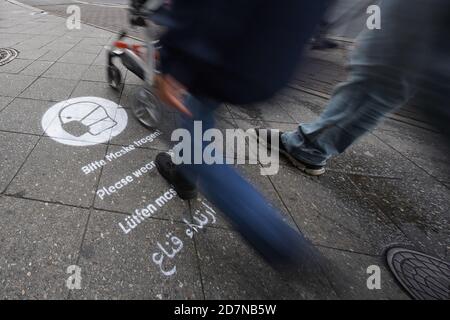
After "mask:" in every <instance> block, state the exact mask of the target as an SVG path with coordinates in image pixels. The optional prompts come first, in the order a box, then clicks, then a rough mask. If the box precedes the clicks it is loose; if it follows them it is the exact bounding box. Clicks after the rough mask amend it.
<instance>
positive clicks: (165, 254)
mask: <svg viewBox="0 0 450 320" xmlns="http://www.w3.org/2000/svg"><path fill="white" fill-rule="evenodd" d="M202 204H203V207H204V209H205V212H204V213H201V212H200V210H195V212H194V215H193V217H192V219H193V221H194V222H193V223H191V222H189V221H187V220H186V219H183V222H184V223H185V225H186V226H187V228H186V229H185V235H186V236H187V237H188V238H189V239H192V238H193V237H194V234H195V233H197V232H199V231H200V229H203V228H204V227H205V226H206V225H208V224H215V223H216V222H217V219H216V212H215V211H214V210H213V209H212V208H211V207H210V206H208V205H207V204H206V203H205V202H202ZM166 238H167V240H165V241H162V242H163V243H161V242H157V243H156V246H157V247H158V251H157V252H154V253H153V254H152V261H153V262H154V263H155V264H156V265H157V266H159V270H160V271H161V273H162V274H163V275H165V276H167V277H170V276H173V275H174V274H175V273H176V272H177V266H176V265H174V263H173V262H171V261H172V259H174V258H175V257H176V255H177V254H178V253H179V252H180V251H181V250H182V249H183V247H184V244H183V241H182V240H181V239H180V238H179V237H177V236H174V235H173V233H172V232H170V233H168V234H166ZM166 259H167V260H166Z"/></svg>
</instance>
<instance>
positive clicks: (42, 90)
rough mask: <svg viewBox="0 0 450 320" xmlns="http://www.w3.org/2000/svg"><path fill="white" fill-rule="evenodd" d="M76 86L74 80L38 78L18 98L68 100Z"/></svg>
mask: <svg viewBox="0 0 450 320" xmlns="http://www.w3.org/2000/svg"><path fill="white" fill-rule="evenodd" d="M76 84H77V81H76V80H65V79H47V78H39V79H38V80H36V81H35V82H34V83H33V84H32V85H31V86H29V87H28V88H27V89H26V90H25V91H24V92H23V93H22V94H21V95H20V97H21V98H30V99H39V100H49V101H60V100H64V99H67V98H69V96H70V94H71V92H72V91H73V89H74V88H75V86H76Z"/></svg>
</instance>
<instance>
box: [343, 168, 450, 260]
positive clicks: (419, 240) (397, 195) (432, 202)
mask: <svg viewBox="0 0 450 320" xmlns="http://www.w3.org/2000/svg"><path fill="white" fill-rule="evenodd" d="M351 179H352V181H353V182H354V183H355V184H356V185H357V186H358V188H359V189H360V190H361V191H362V192H363V193H364V194H365V195H366V196H367V197H368V198H369V199H371V200H372V201H373V202H374V203H376V204H377V206H378V207H379V208H380V209H381V210H382V211H383V212H384V214H385V215H386V216H388V217H389V218H390V219H391V220H392V221H393V222H394V223H395V224H396V225H397V226H398V228H400V229H401V230H402V231H403V232H404V233H405V234H406V235H407V237H408V238H409V239H410V240H411V241H412V242H413V243H414V244H415V245H416V246H417V247H418V248H419V249H420V250H422V251H424V252H428V253H430V254H432V255H433V254H434V255H438V256H440V257H445V252H446V250H447V248H448V247H449V246H450V229H449V228H448V226H449V225H450V190H448V189H447V188H446V187H445V186H443V185H442V184H441V183H439V182H436V181H435V180H434V179H432V178H430V177H429V176H427V175H426V174H422V173H421V172H420V171H418V172H417V173H416V174H415V175H412V176H409V177H405V178H404V179H401V180H400V179H374V178H370V177H362V176H352V177H351Z"/></svg>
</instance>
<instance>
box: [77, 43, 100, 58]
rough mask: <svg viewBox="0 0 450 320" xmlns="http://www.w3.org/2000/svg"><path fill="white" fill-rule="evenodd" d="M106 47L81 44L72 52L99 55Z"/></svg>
mask: <svg viewBox="0 0 450 320" xmlns="http://www.w3.org/2000/svg"><path fill="white" fill-rule="evenodd" d="M103 47H104V46H102V45H93V44H84V43H79V44H77V45H75V46H74V47H72V48H71V49H70V51H72V52H83V53H92V54H95V55H97V54H99V53H100V51H101V50H102V49H103Z"/></svg>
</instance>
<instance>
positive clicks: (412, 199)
mask: <svg viewBox="0 0 450 320" xmlns="http://www.w3.org/2000/svg"><path fill="white" fill-rule="evenodd" d="M0 34H1V36H0V48H14V49H16V50H18V51H19V55H18V57H17V58H16V59H14V60H13V61H11V62H9V63H7V64H5V65H3V66H0V150H1V154H0V217H1V221H2V227H1V228H0V297H1V298H7V299H16V298H30V299H85V298H86V299H88V298H89V299H90V298H94V299H244V298H249V299H303V298H327V299H348V298H349V299H352V298H353V299H408V296H407V295H406V294H405V293H404V292H403V291H402V290H401V289H400V287H399V286H398V285H397V283H396V282H395V281H394V279H393V277H392V276H391V274H390V273H389V271H388V270H387V268H386V266H385V265H386V264H385V262H384V257H383V251H384V249H385V248H386V247H387V246H389V245H392V244H402V245H406V246H410V247H415V248H417V249H419V250H422V251H424V252H427V253H429V254H432V255H435V256H438V257H441V258H447V259H448V254H449V247H450V245H449V239H450V237H449V228H448V225H449V224H448V220H449V208H450V196H449V194H450V193H449V187H450V171H449V169H448V165H447V163H445V157H444V155H445V151H442V153H441V152H439V151H438V149H436V148H434V146H435V144H436V137H437V134H435V133H431V132H429V131H427V130H424V129H421V128H417V127H415V126H412V125H409V124H407V123H404V122H399V121H396V120H393V119H388V120H387V121H385V122H384V123H383V124H382V125H380V126H379V127H378V129H377V130H376V131H375V132H374V133H373V134H370V135H368V136H366V137H365V138H364V139H362V140H361V141H360V142H359V143H357V144H356V145H355V146H353V147H352V148H351V149H350V150H348V151H347V152H346V153H345V154H343V155H342V156H340V157H337V158H336V159H334V160H333V161H332V162H331V163H330V169H329V171H328V172H327V174H326V175H324V176H322V177H320V178H311V177H307V176H305V175H303V174H301V173H300V172H299V171H297V170H296V169H294V168H293V167H291V166H290V165H289V164H288V163H287V162H286V161H282V167H281V169H280V172H279V173H278V174H277V175H275V176H270V177H265V176H261V175H260V174H259V167H258V166H257V165H245V166H240V169H241V170H242V172H243V173H244V174H245V175H246V176H247V177H248V178H249V179H250V180H251V181H253V182H254V183H255V184H256V185H257V186H258V188H259V189H260V190H262V192H263V193H265V194H266V195H267V196H268V197H269V198H270V199H271V200H272V201H273V203H274V204H275V205H276V206H278V207H280V208H281V209H282V210H283V211H284V213H285V216H286V219H287V220H288V221H289V223H291V224H292V226H294V227H296V228H298V229H299V230H301V231H302V232H304V233H305V235H306V236H307V237H308V238H309V239H311V240H312V241H313V242H314V244H315V245H317V247H318V248H319V250H320V251H321V252H322V253H323V254H324V255H325V256H326V257H327V258H328V259H329V262H330V263H329V264H328V265H326V266H324V268H325V270H326V273H324V275H323V277H322V278H321V279H316V280H315V281H308V280H310V279H301V278H300V279H298V281H293V280H292V279H290V280H286V279H284V278H283V277H282V276H280V275H279V274H277V273H276V272H274V271H273V270H272V269H271V268H270V267H269V266H268V265H267V264H265V262H264V261H262V260H261V259H260V258H259V256H257V255H256V254H255V252H254V251H253V250H252V249H251V248H249V247H248V246H247V245H246V243H244V242H243V241H242V240H241V238H240V237H239V235H238V234H237V233H236V232H235V231H234V230H233V228H232V227H231V226H230V225H229V224H228V223H227V222H226V221H225V220H224V219H223V218H221V217H220V213H219V212H217V213H216V215H215V214H214V212H213V211H212V210H211V209H208V207H207V206H209V204H208V203H206V205H207V206H205V205H204V204H203V203H202V201H204V200H202V199H201V198H200V199H198V200H195V201H190V202H183V201H181V200H180V199H178V198H176V197H173V195H172V193H171V192H170V186H169V185H167V184H166V182H165V181H164V180H163V179H162V178H161V177H160V176H159V175H158V173H157V172H156V170H155V169H154V168H153V166H152V163H151V161H152V160H153V159H154V158H155V156H156V154H157V153H158V151H160V150H166V149H167V148H168V145H167V143H166V141H167V133H163V134H162V135H160V136H158V135H153V136H152V135H151V134H152V133H154V132H152V131H148V130H146V129H144V128H143V127H142V126H140V125H139V124H138V123H137V122H136V120H134V118H133V116H132V115H131V113H130V111H129V108H130V106H131V105H132V103H133V95H134V93H135V91H136V90H137V89H138V88H139V84H140V81H139V80H138V79H137V78H136V77H134V76H133V75H132V74H130V73H125V70H123V71H124V74H125V77H124V78H125V83H124V87H123V89H122V90H121V91H120V92H119V93H117V92H115V91H113V90H112V89H110V88H109V87H108V84H107V83H106V80H105V62H106V54H105V48H104V46H105V45H107V44H108V43H110V42H111V41H112V39H113V38H114V37H115V34H113V33H111V32H108V31H105V30H102V29H98V28H95V27H92V26H88V25H82V28H81V30H73V31H70V30H68V29H67V28H66V21H65V19H63V18H60V17H55V16H52V15H49V14H39V13H38V11H32V10H31V9H29V8H25V7H21V6H18V5H16V4H12V3H9V2H6V1H4V0H2V1H0ZM348 49H349V44H345V43H343V44H342V48H340V49H339V50H336V51H330V52H327V53H318V52H316V53H311V55H313V56H310V57H309V58H308V60H310V59H315V60H317V61H321V66H323V65H329V66H330V68H331V67H333V66H334V68H336V70H343V67H344V63H345V56H346V55H347V54H348ZM321 70H322V73H321V74H322V75H323V74H325V73H326V72H329V78H327V79H329V81H328V83H326V80H324V78H321V79H319V80H318V81H319V82H322V83H323V85H324V86H325V85H328V86H334V85H335V83H336V82H337V80H341V79H340V78H342V77H343V76H345V73H342V74H341V75H340V76H337V74H338V73H337V72H336V71H333V70H330V69H327V68H323V67H322V68H321ZM327 70H328V71H327ZM317 74H318V73H315V72H312V71H311V72H309V74H308V72H306V73H303V75H302V76H300V78H302V77H303V79H306V80H304V81H303V83H299V82H298V81H296V82H295V83H293V84H292V85H291V87H290V88H288V89H286V90H285V91H283V92H282V93H281V94H280V95H279V96H278V97H277V98H276V99H274V100H272V101H271V102H269V103H265V104H263V105H258V106H255V107H254V108H239V107H235V106H224V107H223V108H221V109H220V111H219V112H218V117H219V125H220V128H222V129H225V128H243V129H248V128H250V127H254V126H262V127H270V128H278V129H281V130H288V129H293V128H295V126H296V124H297V123H298V122H305V121H310V120H312V119H314V118H315V117H316V116H317V115H318V114H320V112H321V110H323V108H324V107H325V105H326V102H327V101H326V99H324V98H323V97H324V96H323V94H322V93H321V91H320V90H316V89H317V88H315V89H313V88H312V87H311V86H310V87H308V85H307V84H308V83H309V84H311V83H315V84H317V83H318V82H317V81H315V80H314V79H313V80H314V81H312V82H311V81H310V80H311V79H312V78H314V76H316V75H317ZM325 78H326V77H325ZM337 78H339V79H337ZM316 80H317V79H316ZM308 81H309V82H308ZM305 84H306V85H305ZM76 97H98V98H104V99H107V100H110V101H112V105H110V106H109V108H112V109H113V110H115V113H114V116H113V118H114V119H111V120H110V121H111V122H110V123H113V124H114V123H116V124H117V123H122V124H123V122H124V119H126V118H128V122H127V125H126V128H125V129H124V130H123V131H121V132H119V131H115V130H116V129H114V128H112V129H111V128H107V129H109V131H107V133H108V134H109V135H110V136H109V137H111V139H109V140H108V139H106V140H107V141H106V142H102V143H97V144H95V145H90V146H88V145H85V146H74V145H73V143H71V141H65V140H64V137H63V136H57V135H56V136H53V139H52V138H50V137H49V136H48V134H47V133H45V132H44V129H43V126H42V122H45V121H42V119H43V117H44V114H47V115H48V110H49V109H50V108H51V107H52V106H54V105H55V104H58V103H59V102H61V101H65V100H66V99H69V98H76ZM91 100H92V98H91ZM94 100H95V99H94ZM94 100H92V101H94ZM95 101H97V100H95ZM67 105H68V104H67ZM67 105H65V104H63V105H62V107H64V108H65V106H67ZM84 107H85V108H87V110H93V109H89V108H90V107H91V105H89V104H86V105H84ZM105 108H106V107H105ZM105 108H104V109H105ZM61 110H62V109H61ZM98 110H102V109H101V108H100V109H95V111H96V112H100V113H101V111H98ZM109 110H111V109H109ZM124 113H126V114H127V117H125V116H124ZM85 115H86V114H85ZM111 117H112V116H111ZM58 119H62V118H61V117H58V116H57V115H56V114H54V119H52V120H53V121H56V122H53V121H50V123H51V124H50V125H49V126H48V128H46V129H47V130H46V131H49V128H50V126H52V127H53V126H54V124H55V123H57V121H58ZM91 120H92V119H91ZM94 120H99V119H94ZM61 121H62V120H61ZM108 121H109V119H108ZM114 121H115V122H114ZM173 123H174V115H173V114H171V113H168V114H166V120H165V122H164V128H163V129H162V130H161V131H162V132H168V131H169V130H170V128H172V127H173V126H174V124H173ZM91 124H92V122H91ZM59 125H61V124H59ZM102 134H103V133H102ZM55 137H56V138H58V137H59V139H55ZM85 142H86V141H85ZM87 142H88V143H89V142H92V141H87ZM130 145H132V146H133V147H130ZM447 152H448V151H447ZM141 168H144V169H141ZM127 179H128V180H127ZM120 181H121V183H120V184H117V182H120ZM111 186H116V188H115V189H114V188H112V189H111V188H110V187H111ZM119 186H121V187H120V188H119ZM99 190H103V191H99ZM230 201H232V200H231V199H230ZM136 210H137V211H136ZM146 210H147V211H146ZM197 210H200V212H203V213H204V214H205V216H208V217H209V219H208V222H207V225H205V226H203V227H202V228H197V229H196V230H192V229H191V231H193V236H192V239H191V238H190V237H189V236H188V235H187V234H186V229H187V226H188V225H187V223H192V222H196V221H197V222H198V220H195V218H198V214H197V213H198V212H197ZM149 212H151V213H152V215H151V217H147V216H146V214H147V215H149V214H148V213H149ZM132 214H135V216H136V215H140V219H137V220H138V221H139V223H135V226H134V228H132V226H133V223H131V224H130V222H131V221H133V220H131V218H130V215H132ZM149 216H150V215H149ZM215 220H217V221H215ZM134 221H136V220H134ZM127 222H128V223H127ZM169 241H170V242H171V244H169ZM173 245H176V249H171V247H173ZM169 248H170V249H169ZM167 251H170V252H167ZM163 252H165V254H164V256H165V260H164V259H163ZM155 261H156V262H158V263H159V264H157V263H155ZM72 265H75V266H79V267H80V270H81V273H80V274H81V283H78V284H80V289H76V287H77V282H76V281H75V282H71V281H70V280H73V279H76V277H75V278H74V276H76V275H77V274H76V272H75V275H72V272H73V270H72V269H69V270H68V267H69V266H72ZM371 265H377V266H379V267H380V268H381V289H380V290H369V289H368V287H367V279H368V277H369V274H367V268H368V267H369V266H371ZM76 270H78V269H76ZM174 270H175V271H174ZM68 272H69V273H68ZM67 279H69V281H68V282H69V283H67V281H66V280H67ZM67 284H69V286H67ZM69 287H70V288H71V289H69Z"/></svg>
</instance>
